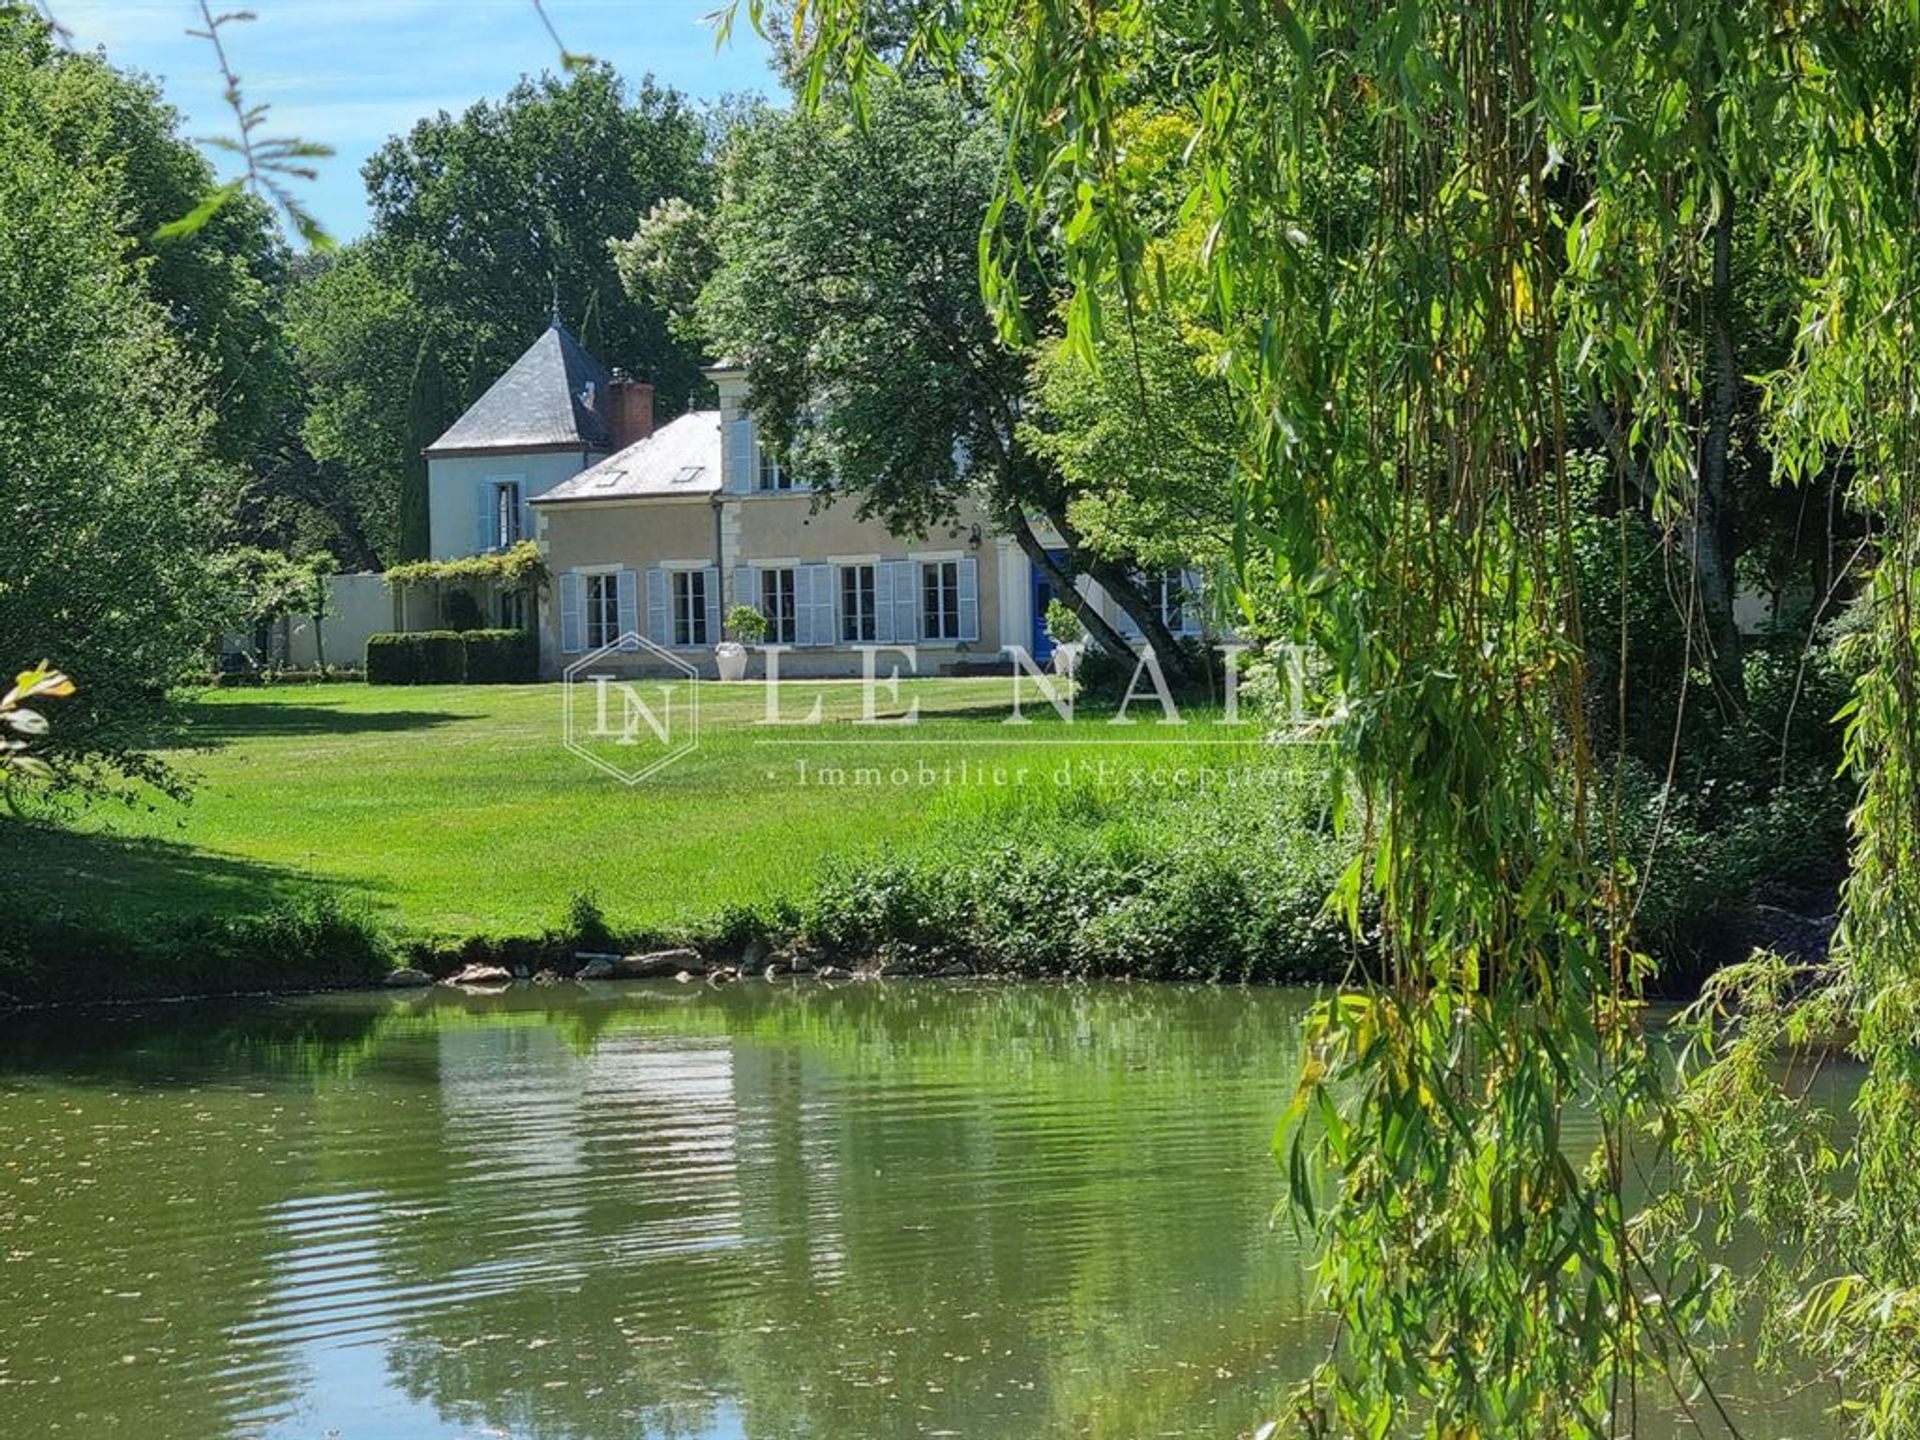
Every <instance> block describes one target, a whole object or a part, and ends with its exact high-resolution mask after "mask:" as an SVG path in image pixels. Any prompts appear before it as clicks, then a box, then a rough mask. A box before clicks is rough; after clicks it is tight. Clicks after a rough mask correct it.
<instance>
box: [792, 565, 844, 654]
mask: <svg viewBox="0 0 1920 1440" xmlns="http://www.w3.org/2000/svg"><path fill="white" fill-rule="evenodd" d="M801 568H802V569H804V570H806V571H807V572H808V573H809V574H811V575H812V576H813V643H814V644H815V645H831V644H833V643H834V642H835V641H836V640H838V639H839V638H840V632H839V631H837V630H835V629H834V628H833V567H832V566H831V565H805V566H802V567H801Z"/></svg>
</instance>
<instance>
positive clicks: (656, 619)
mask: <svg viewBox="0 0 1920 1440" xmlns="http://www.w3.org/2000/svg"><path fill="white" fill-rule="evenodd" d="M672 636H673V624H672V615H671V613H670V612H669V610H668V607H667V572H666V571H664V570H649V571H647V638H648V639H649V640H651V641H653V643H654V644H656V645H665V644H667V643H668V642H669V641H670V640H671V639H672Z"/></svg>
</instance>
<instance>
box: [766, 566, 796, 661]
mask: <svg viewBox="0 0 1920 1440" xmlns="http://www.w3.org/2000/svg"><path fill="white" fill-rule="evenodd" d="M760 613H761V614H762V615H764V616H766V617H767V639H769V640H771V641H772V642H773V643H774V644H776V645H791V644H793V641H794V635H795V633H796V627H795V623H794V613H795V612H794V603H793V571H791V570H762V571H761V572H760Z"/></svg>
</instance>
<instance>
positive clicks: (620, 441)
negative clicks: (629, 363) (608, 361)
mask: <svg viewBox="0 0 1920 1440" xmlns="http://www.w3.org/2000/svg"><path fill="white" fill-rule="evenodd" d="M607 429H608V431H609V432H611V434H612V437H613V448H614V449H616V450H624V449H626V448H627V446H629V445H631V444H633V442H634V441H636V440H644V439H646V438H647V436H649V435H651V434H653V386H651V385H648V384H646V383H645V382H644V381H640V380H636V379H634V378H633V377H632V376H631V375H629V374H627V372H626V371H624V370H616V371H614V372H613V383H612V384H611V385H609V386H608V387H607Z"/></svg>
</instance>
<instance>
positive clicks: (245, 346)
mask: <svg viewBox="0 0 1920 1440" xmlns="http://www.w3.org/2000/svg"><path fill="white" fill-rule="evenodd" d="M35 24H36V22H35V21H33V20H32V19H30V18H26V17H23V16H22V15H21V14H20V12H19V11H18V10H17V9H16V10H14V11H13V12H11V13H10V14H8V15H6V16H0V47H4V48H7V49H9V50H13V51H14V52H15V53H19V52H20V51H21V50H23V49H24V50H25V51H27V52H28V53H30V54H33V55H35V56H36V58H35V59H34V62H33V63H32V64H31V66H30V67H29V68H28V69H27V70H25V71H24V72H21V71H15V72H14V73H13V74H12V75H11V76H10V82H9V83H11V84H15V85H18V86H19V87H20V88H21V90H22V92H23V93H22V94H21V96H20V97H19V98H20V99H21V100H23V101H30V103H31V104H32V106H33V107H34V110H35V112H36V116H37V121H38V123H39V125H40V126H41V128H42V132H43V135H44V138H45V140H46V142H47V143H48V144H49V145H50V146H51V147H52V148H53V149H54V151H55V152H56V153H58V154H59V156H60V157H61V158H62V160H63V161H64V162H65V163H67V164H69V165H71V166H72V167H73V168H74V169H76V170H84V171H86V172H88V175H89V178H90V181H91V183H92V184H94V185H97V186H98V187H99V188H100V189H101V190H102V192H103V193H105V194H108V195H110V196H111V197H112V200H113V205H114V209H115V212H116V214H115V219H114V222H113V227H112V228H113V231H114V233H116V234H118V235H120V236H121V237H123V238H124V239H125V241H126V242H127V247H128V259H129V260H130V261H131V262H132V263H134V264H136V265H137V266H138V267H139V278H140V282H141V284H142V286H143V287H144V288H145V290H146V292H147V293H148V295H150V296H151V297H152V298H153V300H154V301H155V302H156V303H157V304H158V305H160V306H161V307H162V308H163V309H164V310H165V311H166V312H167V314H168V316H169V317H170V319H171V321H172V327H171V328H172V334H173V337H174V339H175V341H176V343H177V344H178V345H179V346H180V348H181V349H182V350H184V351H186V352H187V353H188V354H190V355H191V356H192V357H193V358H194V360H195V361H196V362H197V363H198V364H199V365H200V366H201V367H202V368H203V369H204V371H205V373H206V379H207V391H208V393H209V394H211V395H217V396H218V397H219V404H218V406H217V407H215V413H214V414H213V416H212V435H211V443H212V447H213V450H214V452H215V453H216V454H217V455H218V456H219V458H220V459H221V460H222V461H224V462H226V463H228V464H231V465H243V464H249V463H251V462H253V461H255V459H256V458H257V457H259V456H261V455H262V454H263V452H264V451H265V450H266V449H267V448H268V446H269V445H270V444H271V442H272V437H273V436H274V434H275V432H276V431H277V429H278V428H279V427H280V426H281V425H282V424H283V423H285V416H286V414H287V412H288V411H289V409H290V408H291V407H292V406H293V405H294V404H295V402H296V400H297V398H298V397H297V387H296V380H295V375H294V371H293V365H292V358H291V356H290V355H289V353H288V349H287V344H286V341H285V338H284V336H283V335H282V333H281V327H280V315H279V306H280V298H281V294H282V291H283V289H284V287H285V285H286V283H287V271H288V264H287V256H286V252H285V248H284V246H282V244H281V243H280V241H279V239H278V237H277V236H276V234H275V232H274V228H273V220H272V217H271V216H270V215H269V214H268V212H267V210H266V207H265V206H263V205H262V204H260V203H259V202H258V201H256V200H254V199H252V198H250V197H247V196H240V197H238V198H231V197H230V195H229V192H228V189H227V187H222V186H217V185H216V184H215V181H214V177H213V172H212V169H211V167H210V166H209V165H208V164H207V161H206V159H205V157H204V156H202V155H201V154H200V152H199V151H198V150H197V149H196V148H195V147H194V146H193V145H192V144H191V143H189V141H187V140H186V139H183V138H182V137H181V135H180V134H179V127H180V117H179V115H178V114H177V113H176V112H175V111H174V109H173V107H172V106H170V105H168V104H167V103H166V102H165V101H164V100H162V99H161V97H160V92H159V90H158V89H157V88H156V87H155V86H154V84H153V83H152V82H151V81H149V80H148V79H146V78H145V77H143V76H140V75H134V74H127V73H123V72H121V71H119V70H116V69H114V68H113V67H112V66H111V65H109V64H108V63H107V62H106V60H105V59H104V58H102V57H101V56H100V55H99V54H97V53H89V52H82V51H76V50H66V49H61V48H53V47H47V46H45V45H44V44H36V43H35V42H34V41H33V40H32V39H31V38H30V36H31V31H32V29H33V28H34V27H35ZM23 27H24V28H23ZM216 197H218V198H219V199H220V200H221V201H222V203H221V204H220V205H219V206H217V207H216V208H217V210H218V213H217V214H210V215H209V216H208V218H207V220H206V221H205V223H203V224H201V225H199V226H197V227H196V228H195V229H194V230H193V231H192V233H191V234H189V235H169V234H166V233H163V232H164V231H165V229H166V222H167V221H170V220H173V219H175V218H177V217H179V216H183V215H186V214H188V213H189V212H191V211H194V210H195V209H196V208H197V207H199V206H203V205H205V204H207V203H208V202H209V201H210V200H212V199H214V198H216Z"/></svg>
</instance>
